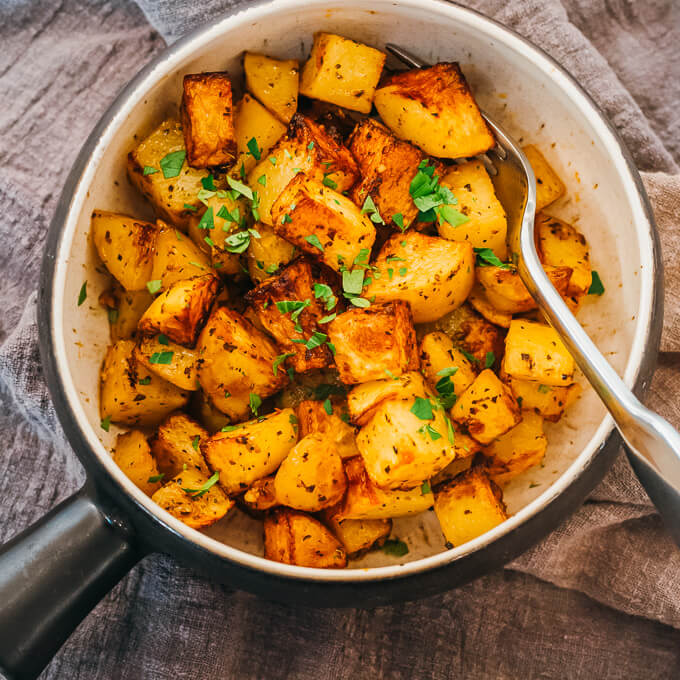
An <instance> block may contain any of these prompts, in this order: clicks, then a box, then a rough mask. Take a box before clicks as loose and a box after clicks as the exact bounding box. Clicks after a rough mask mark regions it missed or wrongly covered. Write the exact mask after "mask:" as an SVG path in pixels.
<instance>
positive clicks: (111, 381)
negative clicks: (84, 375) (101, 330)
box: [99, 340, 189, 425]
mask: <svg viewBox="0 0 680 680" xmlns="http://www.w3.org/2000/svg"><path fill="white" fill-rule="evenodd" d="M134 350H135V343H134V341H132V340H119V341H118V342H116V343H115V344H113V345H111V347H109V349H108V351H107V353H106V357H105V358H104V363H103V365H102V370H101V389H100V399H99V409H100V413H101V417H102V419H103V420H106V419H107V418H108V419H110V421H111V422H112V423H120V424H122V425H136V424H139V425H155V424H156V423H159V422H160V421H161V420H163V418H165V417H166V416H167V415H168V414H170V413H172V412H173V411H175V410H176V409H178V408H182V406H184V405H185V404H186V403H187V401H188V400H189V393H188V392H186V391H184V390H180V389H179V388H178V387H175V386H174V385H172V384H171V383H169V382H167V381H166V380H163V379H162V378H159V377H158V376H156V375H153V374H152V373H150V372H149V371H148V370H147V369H146V368H145V367H144V366H142V365H141V364H140V362H139V361H138V360H137V359H136V357H135V352H134Z"/></svg>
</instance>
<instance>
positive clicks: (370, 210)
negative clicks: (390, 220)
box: [361, 196, 385, 224]
mask: <svg viewBox="0 0 680 680" xmlns="http://www.w3.org/2000/svg"><path fill="white" fill-rule="evenodd" d="M361 212H362V214H364V215H368V216H369V218H370V219H371V222H375V223H376V224H385V220H384V219H383V218H382V217H381V216H380V213H379V212H378V208H376V206H375V203H374V202H373V199H372V198H371V197H370V196H366V200H365V201H364V204H363V206H362V207H361Z"/></svg>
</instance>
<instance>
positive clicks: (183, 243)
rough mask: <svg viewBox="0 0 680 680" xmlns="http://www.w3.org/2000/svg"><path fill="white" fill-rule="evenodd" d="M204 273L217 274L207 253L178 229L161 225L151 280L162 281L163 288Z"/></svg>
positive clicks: (161, 287) (161, 286)
mask: <svg viewBox="0 0 680 680" xmlns="http://www.w3.org/2000/svg"><path fill="white" fill-rule="evenodd" d="M204 274H215V270H214V269H213V268H212V267H211V266H210V261H209V260H208V258H207V257H206V256H205V253H203V252H201V250H200V249H199V248H198V246H197V245H196V244H195V243H194V242H193V241H192V240H191V239H190V238H189V237H188V236H186V235H184V234H180V233H179V232H178V231H177V230H176V229H171V228H169V227H165V226H163V227H161V229H160V231H159V232H158V237H157V238H156V251H155V252H154V256H153V268H152V270H151V280H152V281H153V282H154V283H157V282H160V284H158V285H160V289H161V290H163V289H165V288H168V287H169V286H171V285H172V284H173V283H175V281H183V280H184V279H191V278H193V277H194V276H202V275H204Z"/></svg>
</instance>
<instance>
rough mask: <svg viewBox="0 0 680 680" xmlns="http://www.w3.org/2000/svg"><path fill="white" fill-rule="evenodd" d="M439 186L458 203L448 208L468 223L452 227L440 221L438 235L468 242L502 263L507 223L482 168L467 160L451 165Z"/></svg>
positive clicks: (489, 179)
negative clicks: (485, 249)
mask: <svg viewBox="0 0 680 680" xmlns="http://www.w3.org/2000/svg"><path fill="white" fill-rule="evenodd" d="M440 183H441V185H442V186H445V187H448V188H449V189H450V190H451V191H452V192H453V195H454V196H455V197H456V199H457V200H458V202H457V203H456V204H455V205H453V206H451V207H452V208H454V209H455V210H457V211H458V212H460V213H462V214H463V215H465V217H467V218H468V219H467V222H463V223H462V224H458V225H456V226H454V225H452V224H450V223H449V222H446V221H442V222H441V223H440V224H439V225H438V227H437V229H438V230H439V235H440V236H443V237H444V238H448V239H451V240H452V241H469V242H470V243H472V245H473V246H474V247H475V248H491V250H493V252H494V253H495V254H496V255H497V256H498V257H499V258H500V259H501V260H505V258H506V255H507V245H506V241H505V239H506V236H507V231H508V221H507V217H506V215H505V210H504V209H503V206H502V205H501V202H500V201H499V200H498V198H496V192H495V190H494V187H493V184H492V182H491V178H490V177H489V173H488V172H487V171H486V168H485V167H484V164H483V163H482V162H481V161H478V160H471V161H467V162H466V163H461V164H460V165H454V166H452V167H451V168H449V170H448V172H447V173H446V174H445V175H444V176H443V177H442V179H441V182H440Z"/></svg>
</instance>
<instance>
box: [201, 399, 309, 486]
mask: <svg viewBox="0 0 680 680" xmlns="http://www.w3.org/2000/svg"><path fill="white" fill-rule="evenodd" d="M296 422H297V421H296V419H295V413H294V412H293V409H290V408H284V409H282V410H280V411H276V412H274V413H271V414H269V415H267V416H261V417H260V418H256V419H255V420H250V421H248V422H247V423H242V424H241V425H236V426H231V427H228V428H223V430H222V431H220V432H217V433H216V434H214V435H213V436H212V437H210V439H208V440H207V441H204V442H202V443H201V452H202V453H203V455H204V456H205V459H206V461H207V463H208V465H209V466H210V468H211V469H213V470H215V471H217V472H219V473H220V484H221V485H222V487H223V488H224V489H225V490H226V492H227V493H228V494H229V495H234V494H239V493H243V492H244V491H245V490H246V489H247V488H248V487H250V486H251V485H252V484H253V482H255V481H256V480H258V479H262V478H263V477H267V475H270V474H272V472H274V471H275V470H276V469H277V468H278V467H279V465H280V464H281V463H282V461H283V459H284V458H285V457H286V456H287V455H288V453H289V452H290V450H291V449H292V448H293V446H295V444H296V442H297V425H296ZM225 429H226V431H224V430H225Z"/></svg>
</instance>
